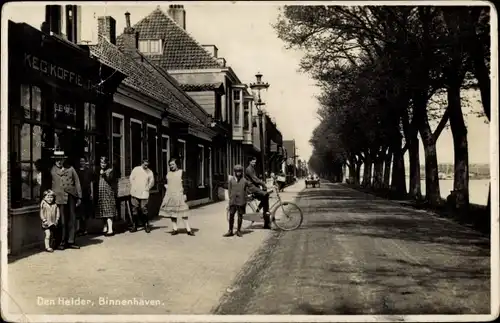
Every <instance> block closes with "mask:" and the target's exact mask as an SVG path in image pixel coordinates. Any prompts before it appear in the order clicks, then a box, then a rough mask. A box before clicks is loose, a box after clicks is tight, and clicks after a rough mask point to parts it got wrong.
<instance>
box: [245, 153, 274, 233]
mask: <svg viewBox="0 0 500 323" xmlns="http://www.w3.org/2000/svg"><path fill="white" fill-rule="evenodd" d="M256 164H257V158H256V157H253V158H252V159H250V163H249V165H248V167H247V169H246V170H245V178H246V179H247V181H248V182H249V183H250V185H249V187H248V191H249V192H250V193H251V194H252V195H253V196H254V197H255V198H256V199H257V200H259V201H260V205H261V206H262V211H263V212H264V214H263V216H264V229H271V219H270V218H271V217H270V213H269V192H266V191H265V190H266V189H267V188H266V183H264V181H262V180H261V179H259V178H258V177H257V173H256V171H255V165H256ZM259 207H260V206H259Z"/></svg>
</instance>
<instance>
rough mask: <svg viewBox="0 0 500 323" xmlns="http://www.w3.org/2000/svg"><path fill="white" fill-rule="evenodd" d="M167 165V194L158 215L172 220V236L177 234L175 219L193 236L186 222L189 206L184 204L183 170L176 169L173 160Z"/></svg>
mask: <svg viewBox="0 0 500 323" xmlns="http://www.w3.org/2000/svg"><path fill="white" fill-rule="evenodd" d="M168 165H169V167H170V171H169V172H168V173H167V177H166V180H167V183H166V184H165V188H166V189H167V192H166V193H165V196H164V197H163V201H162V203H161V207H160V212H159V215H160V216H165V217H169V218H170V219H171V220H172V235H176V234H178V233H179V231H178V228H177V219H178V218H179V217H180V218H182V220H183V222H184V226H185V227H186V231H187V234H188V235H190V236H194V233H193V231H192V230H191V227H190V226H189V221H188V216H189V206H188V205H187V204H186V195H185V194H184V188H183V185H182V184H183V181H182V173H183V170H182V169H179V168H178V167H177V163H176V160H175V159H171V160H170V162H169V164H168Z"/></svg>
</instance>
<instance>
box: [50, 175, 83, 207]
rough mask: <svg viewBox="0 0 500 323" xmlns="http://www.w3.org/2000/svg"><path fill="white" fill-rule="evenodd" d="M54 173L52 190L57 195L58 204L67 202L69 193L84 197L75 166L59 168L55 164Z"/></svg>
mask: <svg viewBox="0 0 500 323" xmlns="http://www.w3.org/2000/svg"><path fill="white" fill-rule="evenodd" d="M51 175H52V190H53V191H54V193H55V195H56V203H57V204H67V203H68V194H70V195H72V196H73V197H75V198H79V199H81V198H82V188H81V186H80V179H79V178H78V174H77V173H76V171H75V169H74V168H73V167H69V168H58V167H57V166H53V167H52V170H51Z"/></svg>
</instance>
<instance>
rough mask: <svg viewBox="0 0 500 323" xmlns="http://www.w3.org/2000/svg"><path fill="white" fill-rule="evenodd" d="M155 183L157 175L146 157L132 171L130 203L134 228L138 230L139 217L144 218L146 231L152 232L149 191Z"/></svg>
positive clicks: (132, 229)
mask: <svg viewBox="0 0 500 323" xmlns="http://www.w3.org/2000/svg"><path fill="white" fill-rule="evenodd" d="M154 185H155V176H154V174H153V172H152V171H151V169H149V161H148V160H147V159H144V160H143V161H142V164H141V165H140V166H136V167H134V169H133V170H132V173H130V204H131V205H132V222H133V223H132V228H131V229H130V232H135V231H137V227H138V226H139V218H142V222H143V224H144V231H146V233H149V232H151V226H150V225H149V216H148V201H149V191H150V190H151V189H152V188H153V186H154Z"/></svg>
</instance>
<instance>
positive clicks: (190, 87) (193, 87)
mask: <svg viewBox="0 0 500 323" xmlns="http://www.w3.org/2000/svg"><path fill="white" fill-rule="evenodd" d="M222 86H223V83H222V82H217V83H203V84H181V85H180V87H181V88H182V89H183V90H184V91H186V92H194V91H214V90H217V89H219V88H221V87H222Z"/></svg>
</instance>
